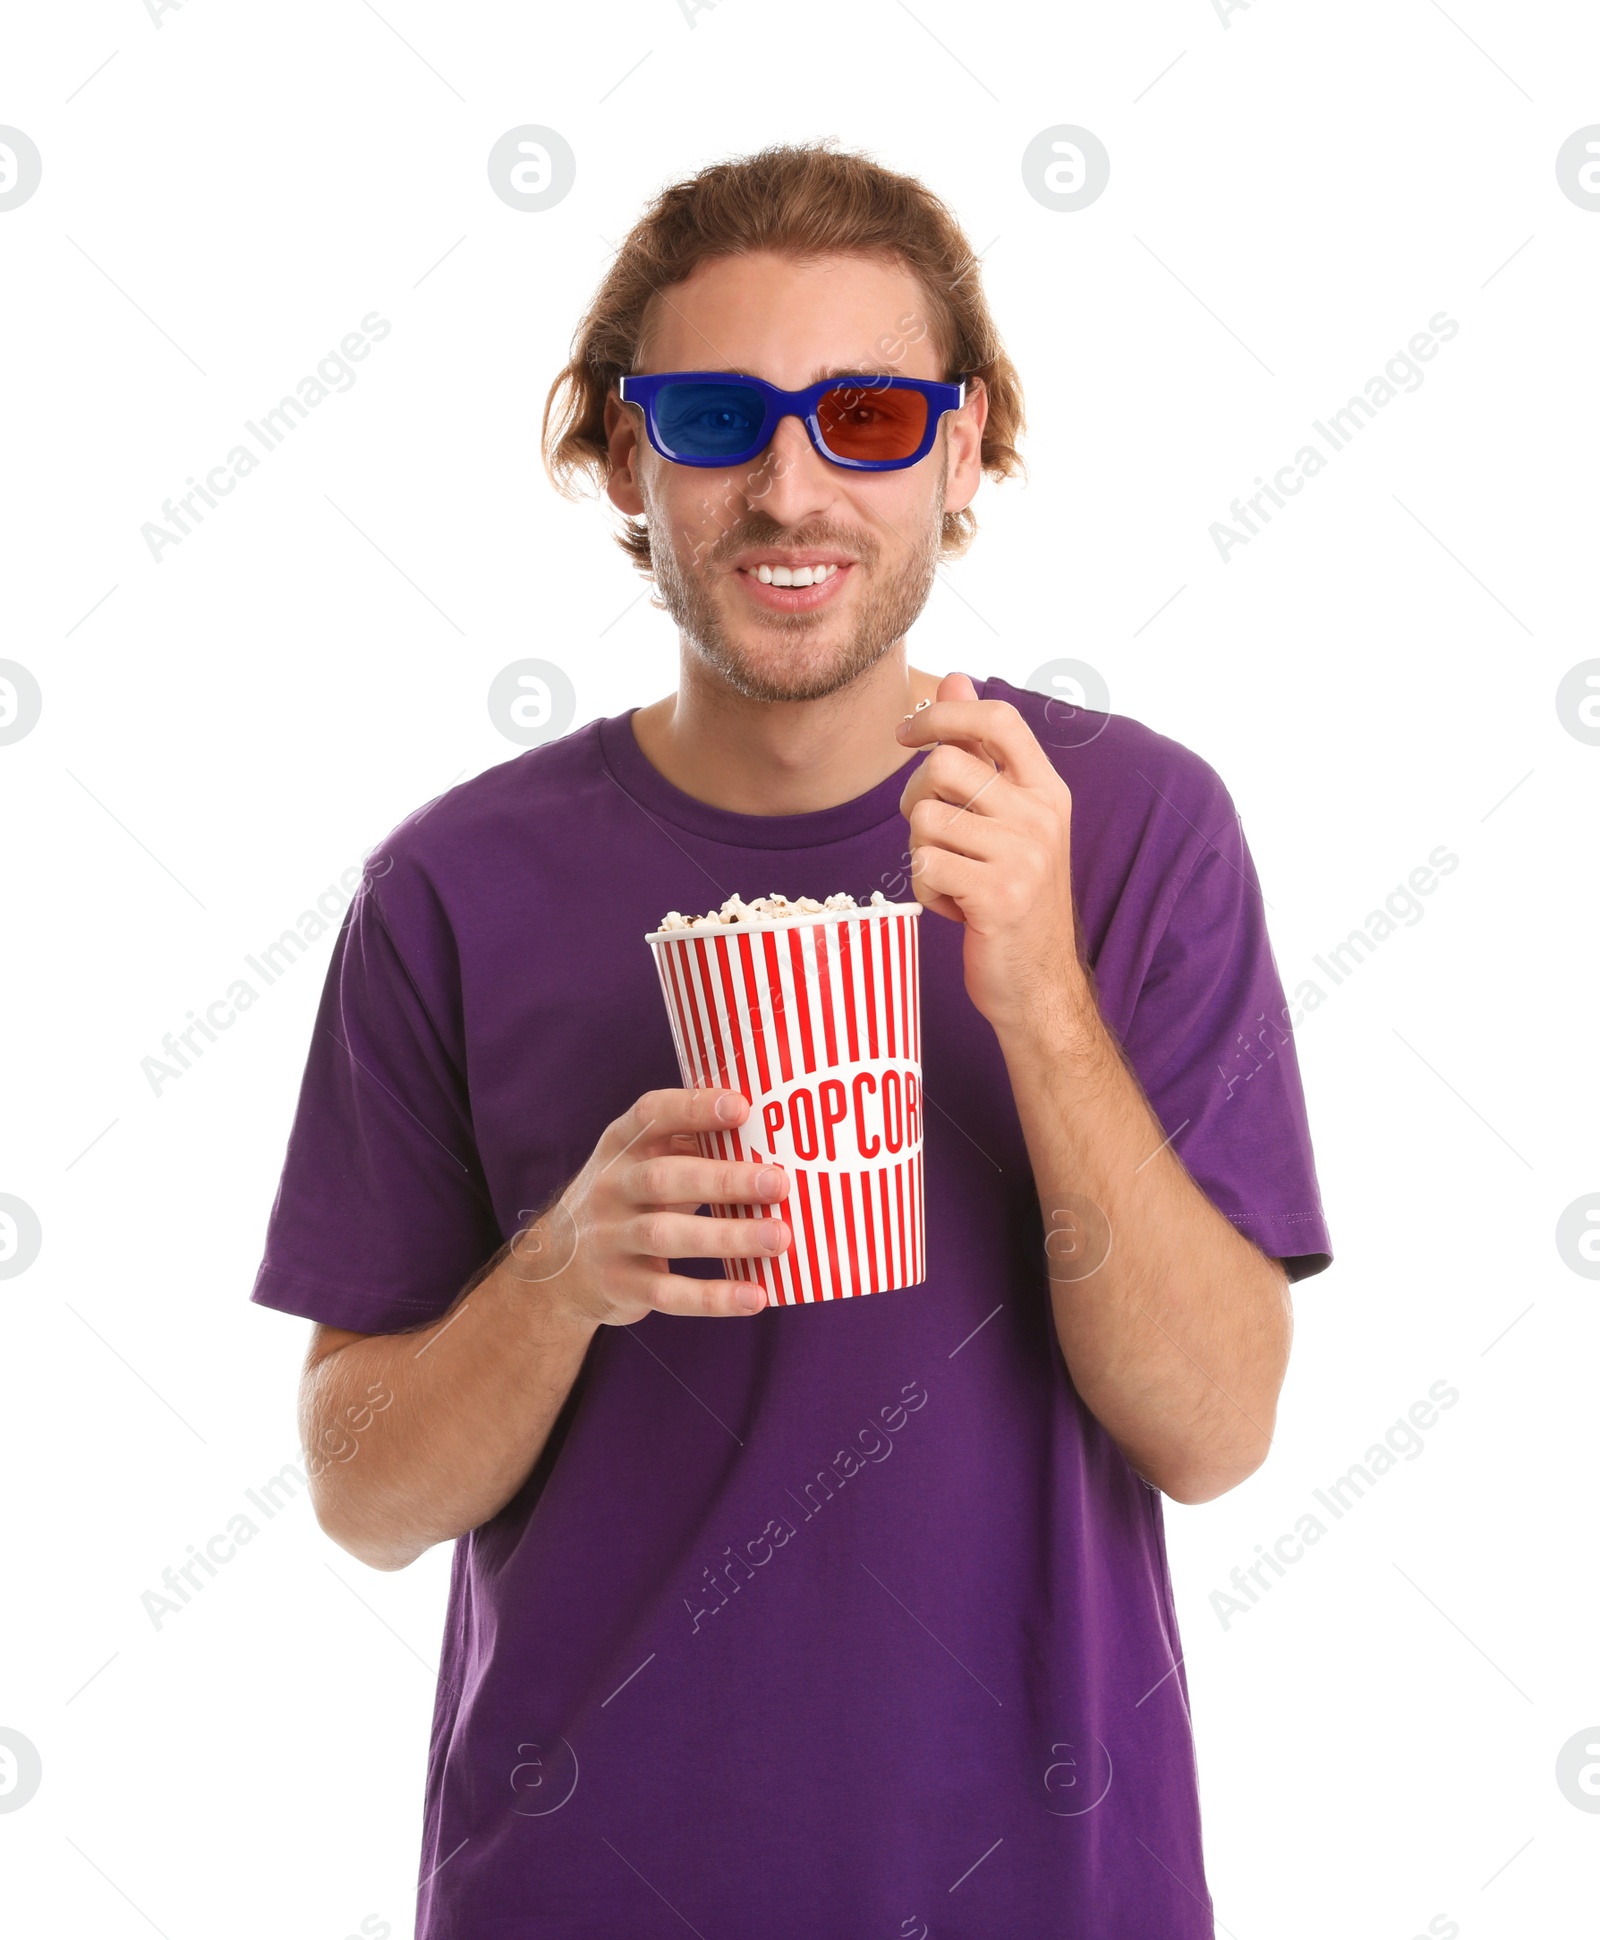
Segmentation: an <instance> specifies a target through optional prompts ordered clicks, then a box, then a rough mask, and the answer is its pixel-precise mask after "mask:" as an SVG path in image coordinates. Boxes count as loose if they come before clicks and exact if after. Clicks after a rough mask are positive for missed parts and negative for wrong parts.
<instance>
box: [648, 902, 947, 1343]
mask: <svg viewBox="0 0 1600 1940" xmlns="http://www.w3.org/2000/svg"><path fill="white" fill-rule="evenodd" d="M920 914H921V905H920V904H919V903H888V904H880V905H878V906H876V907H871V908H863V909H852V910H837V911H829V912H828V913H827V914H826V915H823V916H800V917H775V918H765V919H755V920H751V921H748V922H744V923H740V924H738V925H737V926H736V927H733V928H728V929H707V930H657V931H655V932H654V933H653V934H651V935H650V936H649V937H648V938H647V939H646V941H647V942H648V943H649V945H650V948H651V952H652V954H653V955H654V957H655V962H656V970H657V972H658V974H659V975H660V978H661V989H662V992H663V994H664V995H665V997H666V1000H667V1016H668V1018H669V1019H670V1020H671V1023H672V1036H673V1041H674V1043H675V1044H676V1046H677V1052H678V1068H679V1070H680V1071H681V1072H682V1074H683V1082H684V1084H685V1085H686V1086H687V1087H688V1088H689V1089H691V1090H702V1089H705V1088H707V1087H711V1086H719V1087H723V1088H726V1089H727V1090H729V1091H739V1092H742V1093H743V1094H744V1096H745V1097H746V1098H748V1099H749V1100H750V1102H751V1104H752V1105H753V1106H754V1107H755V1109H754V1110H753V1111H752V1112H751V1114H750V1116H749V1118H747V1119H746V1120H745V1122H744V1124H743V1125H741V1126H739V1127H737V1128H736V1129H733V1130H729V1131H725V1132H702V1133H700V1134H699V1142H700V1150H701V1152H702V1153H703V1154H704V1155H705V1156H706V1157H707V1158H720V1159H739V1160H749V1161H751V1162H752V1163H754V1164H757V1165H760V1164H765V1163H767V1162H769V1161H770V1162H773V1163H776V1164H778V1165H781V1166H783V1167H784V1169H785V1170H786V1171H787V1172H788V1174H789V1180H790V1193H789V1197H788V1198H787V1199H785V1200H784V1201H783V1202H782V1203H781V1204H780V1205H777V1206H774V1207H769V1208H766V1209H765V1210H763V1209H761V1208H757V1207H753V1206H713V1207H712V1208H711V1210H712V1212H713V1213H715V1214H717V1215H718V1216H719V1217H721V1218H724V1219H760V1218H782V1219H784V1220H785V1221H786V1222H787V1223H788V1225H789V1228H790V1231H791V1232H792V1234H793V1238H792V1240H791V1242H790V1245H789V1247H788V1249H787V1251H785V1252H783V1253H780V1254H777V1255H774V1256H773V1257H772V1258H770V1259H765V1258H764V1259H759V1260H729V1261H728V1262H727V1265H726V1271H727V1273H728V1275H729V1277H730V1278H733V1279H739V1280H753V1281H755V1282H756V1283H757V1284H758V1285H759V1286H762V1287H764V1288H765V1289H766V1294H767V1300H768V1303H769V1305H773V1306H798V1305H800V1304H801V1303H803V1302H806V1301H812V1300H847V1299H850V1298H852V1297H853V1296H855V1295H857V1294H865V1293H887V1292H889V1291H891V1290H892V1289H893V1288H895V1287H912V1286H916V1285H917V1284H918V1283H919V1282H920V1281H922V1280H923V1279H925V1278H926V1276H927V1263H926V1260H925V1258H924V1255H923V1199H922V1133H923V1091H922V1013H921V1005H920V1003H919V1001H918V994H917V993H918V976H917V964H918V958H917V918H918V917H919V915H920Z"/></svg>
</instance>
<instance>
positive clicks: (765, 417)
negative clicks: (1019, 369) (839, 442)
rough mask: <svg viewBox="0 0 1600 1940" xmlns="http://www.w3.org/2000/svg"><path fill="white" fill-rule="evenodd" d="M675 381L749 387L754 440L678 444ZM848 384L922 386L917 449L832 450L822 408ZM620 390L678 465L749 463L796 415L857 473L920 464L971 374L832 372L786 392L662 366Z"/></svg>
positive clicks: (758, 382)
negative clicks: (863, 454) (668, 407)
mask: <svg viewBox="0 0 1600 1940" xmlns="http://www.w3.org/2000/svg"><path fill="white" fill-rule="evenodd" d="M669 384H706V385H715V386H716V387H717V389H718V390H720V391H738V392H743V393H746V394H748V395H749V396H750V397H752V398H753V399H754V400H756V401H757V402H759V404H760V407H761V421H760V424H759V426H758V428H757V430H756V431H755V433H754V434H753V435H752V437H751V441H750V443H749V444H748V445H747V446H745V447H744V448H743V449H741V450H726V451H713V452H709V453H707V452H705V451H699V452H696V451H694V450H692V449H688V448H686V447H685V445H684V441H683V439H682V436H681V433H680V434H677V436H676V444H675V434H674V432H673V430H672V428H671V427H670V426H667V425H663V423H662V421H661V411H660V399H661V393H662V392H663V390H664V389H665V388H666V387H667V386H668V385H669ZM846 389H848V390H859V391H860V392H861V393H862V394H863V396H870V395H872V394H873V393H874V392H882V391H916V392H918V393H919V394H920V395H921V396H922V397H924V398H925V399H926V400H927V404H928V421H927V423H926V425H925V426H924V427H923V432H922V437H921V439H920V440H919V442H918V444H917V448H916V450H915V451H913V452H909V453H908V454H907V455H906V456H905V457H904V458H846V457H841V456H840V454H839V453H838V452H835V451H830V450H829V449H828V446H827V443H826V441H825V439H824V437H823V433H822V425H821V422H820V420H819V418H818V416H817V408H818V406H819V405H820V404H821V402H822V400H823V398H825V397H826V396H827V395H828V393H829V392H830V391H838V390H846ZM617 391H618V395H619V396H620V397H621V398H622V401H623V402H624V403H625V404H637V405H639V406H640V407H641V408H642V409H643V411H644V424H645V433H646V435H647V436H648V438H649V440H650V443H651V445H652V446H653V447H654V449H655V450H656V451H658V452H659V453H660V454H661V456H662V457H663V458H666V459H669V460H670V461H671V462H672V463H673V464H675V465H699V466H703V467H706V468H709V469H715V468H717V467H721V468H722V469H724V470H727V469H728V468H730V467H732V466H735V465H747V464H749V462H750V461H751V459H753V458H756V457H758V456H759V455H760V454H761V453H762V452H763V451H765V450H766V448H767V446H768V445H769V444H771V442H772V439H773V434H774V433H775V432H776V431H777V429H778V424H779V421H780V420H781V419H783V418H789V417H794V418H799V419H800V421H801V423H802V424H804V426H805V428H806V434H807V436H808V437H809V438H810V440H811V443H812V445H813V446H814V447H815V449H816V450H817V451H818V452H819V453H820V454H821V456H822V457H824V458H826V459H827V461H828V463H829V464H830V465H839V466H842V467H843V468H844V469H845V470H847V471H853V472H897V471H904V470H905V468H906V466H908V465H915V464H916V463H918V461H919V460H921V459H923V458H926V457H927V455H928V453H929V452H930V451H931V450H932V449H933V441H934V439H935V438H936V437H937V436H938V432H939V420H940V419H941V418H942V417H943V416H944V414H945V412H946V411H959V410H960V409H961V407H962V405H963V404H964V403H965V402H966V396H967V386H966V381H965V379H963V380H962V381H961V382H960V383H957V384H939V383H935V382H933V380H932V379H930V378H924V377H889V376H884V375H882V374H877V373H874V374H871V375H865V376H859V377H828V378H824V379H823V381H822V382H821V383H820V384H808V385H807V386H806V387H805V389H804V390H801V391H785V390H781V389H780V388H779V387H778V386H777V385H776V384H769V383H768V382H767V381H766V379H765V378H762V377H746V376H745V375H744V374H743V373H742V372H736V371H725V370H675V371H657V372H652V373H651V374H650V375H649V376H648V377H642V376H627V377H622V378H619V379H618V381H617Z"/></svg>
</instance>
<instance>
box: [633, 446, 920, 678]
mask: <svg viewBox="0 0 1600 1940" xmlns="http://www.w3.org/2000/svg"><path fill="white" fill-rule="evenodd" d="M948 469H949V460H948V456H947V454H945V453H944V452H943V451H942V450H941V453H940V465H939V482H938V489H937V490H936V492H935V493H934V497H933V504H932V508H931V513H930V517H929V520H928V523H927V524H926V526H925V527H924V528H923V530H922V531H921V532H920V533H918V534H915V535H913V537H914V543H913V544H912V547H911V550H910V551H909V553H908V554H907V555H906V557H905V558H904V559H903V560H902V561H901V562H900V564H899V565H898V566H897V567H896V568H895V569H894V571H893V572H892V573H891V574H890V575H889V576H888V577H886V578H885V577H880V576H879V570H878V568H879V562H880V560H881V559H882V556H883V546H882V544H881V542H880V541H879V539H878V538H877V537H876V536H875V534H874V533H872V532H871V531H869V530H867V529H865V528H858V529H854V530H852V529H851V528H849V527H845V526H833V525H825V524H822V523H820V522H819V523H815V524H811V525H801V526H796V527H795V528H794V529H793V530H789V531H786V530H785V529H784V528H783V527H782V526H781V525H779V524H777V523H776V521H775V520H772V519H768V518H765V517H763V516H762V515H761V514H759V513H756V514H754V515H752V516H751V517H750V518H749V519H747V520H745V521H744V523H743V524H741V525H740V526H738V527H737V528H735V529H734V530H732V531H730V532H728V533H726V534H725V535H724V536H723V538H722V539H720V540H719V541H718V543H717V544H716V545H715V546H713V547H711V548H710V549H709V550H708V551H706V552H705V553H703V554H702V555H701V557H702V560H703V563H701V564H696V565H689V566H686V565H685V564H684V563H683V561H682V560H681V559H680V558H679V556H678V553H677V551H676V549H675V548H674V546H673V544H672V530H671V526H670V524H669V523H668V521H667V520H666V519H664V518H662V517H661V516H660V515H659V513H658V512H657V510H656V509H655V507H654V506H653V505H652V504H650V502H649V501H648V500H647V501H646V514H645V518H646V527H647V530H648V532H649V535H650V557H651V564H652V567H653V569H654V573H655V580H656V586H657V589H658V591H659V593H660V597H661V603H662V604H663V605H664V606H665V607H666V610H667V612H668V614H669V615H670V616H671V618H672V620H673V621H674V622H675V623H676V625H677V627H678V630H679V632H680V634H681V635H682V637H683V640H684V642H685V644H686V646H687V647H688V649H689V651H690V652H691V653H693V654H694V655H695V656H696V658H697V659H699V660H700V662H701V663H702V665H703V666H704V667H705V668H706V669H707V670H709V671H710V672H712V673H714V674H715V675H717V677H718V678H719V679H720V680H721V681H722V682H723V683H724V684H725V685H726V686H727V687H729V688H730V689H731V690H732V691H733V692H734V693H736V694H739V695H741V696H742V697H743V698H744V699H746V700H752V701H817V700H823V699H826V698H827V696H828V695H830V694H837V693H838V692H839V691H840V690H841V689H842V688H845V687H848V686H850V685H851V683H852V682H853V681H856V680H859V679H860V677H861V676H862V675H863V674H864V673H866V672H867V671H868V669H869V668H871V667H874V666H876V665H877V663H878V662H879V661H880V660H881V659H882V658H883V656H884V655H885V654H886V653H888V652H889V651H890V649H891V648H893V647H894V646H896V645H897V644H898V643H899V642H900V641H901V640H903V639H904V638H905V636H906V634H907V632H908V631H909V630H910V628H911V625H912V623H913V622H914V621H915V620H916V618H917V615H918V614H919V613H920V612H921V611H922V609H923V607H924V606H925V605H926V604H927V602H928V594H929V593H930V592H931V590H932V588H933V576H934V573H935V572H936V571H937V569H938V565H939V543H940V539H941V537H942V534H943V529H944V493H945V479H946V476H947V474H948ZM760 546H790V547H794V548H795V549H796V550H798V549H800V548H802V547H807V546H813V547H837V549H838V550H839V551H841V552H846V553H849V554H850V555H851V557H852V558H853V559H854V560H855V561H856V564H855V567H854V571H855V572H856V573H857V574H859V575H860V580H861V588H862V590H861V591H860V592H859V593H858V594H857V595H856V602H857V604H856V612H855V616H854V619H853V620H852V622H851V624H850V628H849V631H848V633H847V634H846V636H845V637H844V638H843V639H842V640H835V641H833V642H832V643H830V642H829V640H828V638H827V635H828V633H829V631H830V629H835V628H837V625H838V622H837V620H836V619H835V618H834V616H833V614H832V612H831V611H830V610H829V609H828V608H823V609H822V610H821V611H820V612H817V613H766V612H758V611H756V610H755V609H753V608H752V609H750V610H749V613H748V618H747V619H746V620H745V622H744V624H742V625H741V626H739V628H738V629H737V632H735V630H733V629H730V627H729V626H728V624H727V623H726V620H725V618H724V615H723V612H722V610H721V607H720V603H719V601H718V598H717V596H716V593H715V592H714V590H713V589H714V588H715V587H716V586H717V585H718V583H719V582H721V581H723V580H725V579H726V577H727V573H728V567H727V561H729V560H730V559H733V558H735V557H736V556H737V555H738V554H739V553H741V552H745V551H748V550H750V549H751V548H752V547H760Z"/></svg>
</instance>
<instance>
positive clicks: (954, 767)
mask: <svg viewBox="0 0 1600 1940" xmlns="http://www.w3.org/2000/svg"><path fill="white" fill-rule="evenodd" d="M997 783H998V784H1000V785H999V786H998V787H997V786H996V784H997ZM1015 787H1016V784H1015V783H1014V782H1011V781H1007V780H1006V779H1005V777H1004V776H1003V775H1002V774H1001V772H1000V770H999V769H998V768H997V767H995V765H994V763H993V762H992V761H985V760H983V759H982V757H981V756H979V755H975V754H971V753H969V752H968V751H967V750H966V749H965V748H958V747H956V746H955V745H954V743H951V742H946V743H945V744H944V745H942V746H940V747H937V748H935V749H934V750H933V752H932V754H930V755H929V756H928V758H927V760H926V761H923V762H919V763H918V765H917V772H916V773H915V774H914V775H913V776H912V777H911V779H910V780H909V781H908V782H907V783H906V785H905V787H904V789H903V790H902V791H901V794H900V813H901V814H902V815H909V814H910V813H911V810H912V808H913V807H914V806H915V805H916V803H918V802H920V801H927V800H929V799H933V800H937V801H941V802H948V803H949V804H950V806H951V807H952V808H953V809H963V808H970V809H971V810H972V811H973V813H974V814H978V815H1000V814H1003V813H1004V812H1005V805H1006V797H1007V794H1008V792H1014V791H1015Z"/></svg>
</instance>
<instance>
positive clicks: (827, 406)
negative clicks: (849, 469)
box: [817, 379, 928, 461]
mask: <svg viewBox="0 0 1600 1940" xmlns="http://www.w3.org/2000/svg"><path fill="white" fill-rule="evenodd" d="M817 423H818V425H819V426H820V428H821V431H822V442H823V443H824V444H825V445H826V446H827V447H828V449H829V451H831V452H833V453H834V454H835V455H836V456H838V457H840V458H856V459H867V460H880V461H881V460H885V459H893V458H909V457H910V456H911V454H912V452H914V451H915V450H916V448H917V447H918V445H920V444H921V443H922V438H923V433H924V432H925V431H926V430H927V428H928V400H927V399H926V398H925V397H924V396H923V395H922V393H921V392H920V391H899V390H893V391H892V390H890V389H889V388H888V387H887V386H886V385H874V384H873V383H872V382H871V381H870V380H869V379H863V380H862V381H861V382H860V383H858V384H836V385H835V386H834V388H833V389H832V390H831V391H827V392H824V394H823V396H822V399H821V401H820V402H819V404H818V405H817Z"/></svg>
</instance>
